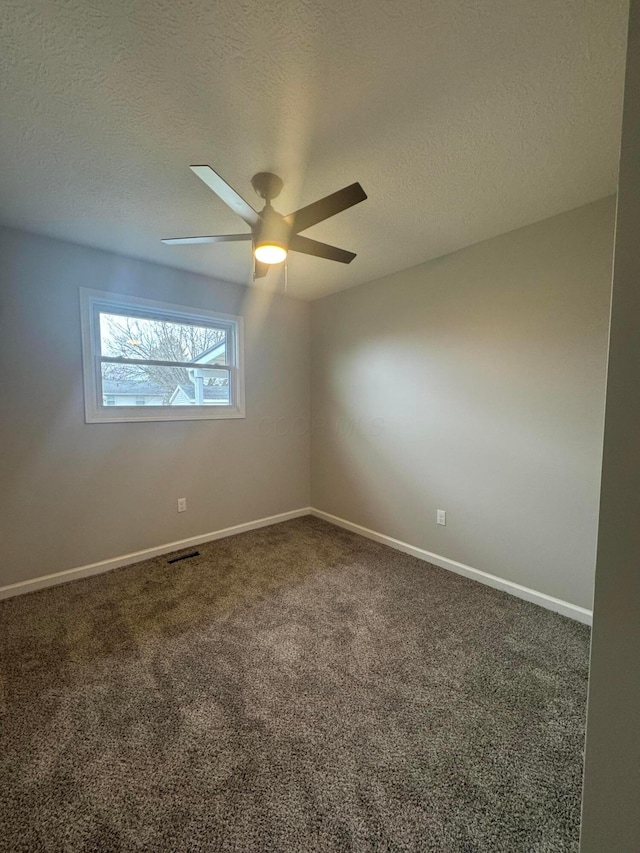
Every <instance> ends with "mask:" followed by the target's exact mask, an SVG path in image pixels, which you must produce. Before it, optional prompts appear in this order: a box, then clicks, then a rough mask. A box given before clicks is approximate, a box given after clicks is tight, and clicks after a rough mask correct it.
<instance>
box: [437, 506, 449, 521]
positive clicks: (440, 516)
mask: <svg viewBox="0 0 640 853" xmlns="http://www.w3.org/2000/svg"><path fill="white" fill-rule="evenodd" d="M436 522H437V523H438V524H442V525H446V523H447V513H446V510H444V509H439V510H437V511H436Z"/></svg>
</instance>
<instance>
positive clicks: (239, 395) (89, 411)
mask: <svg viewBox="0 0 640 853" xmlns="http://www.w3.org/2000/svg"><path fill="white" fill-rule="evenodd" d="M101 311H107V312H111V313H123V312H124V313H126V312H127V311H132V312H133V314H134V315H135V314H137V315H138V316H146V317H149V318H151V319H154V318H157V319H163V320H169V321H178V322H187V323H189V322H191V323H200V324H202V322H203V321H204V322H205V323H206V324H209V323H210V324H211V325H215V326H216V327H218V328H224V329H225V331H226V332H227V353H228V355H227V361H228V364H227V365H225V366H222V367H226V368H227V369H228V371H229V394H230V401H231V402H230V405H228V406H224V405H216V406H198V405H193V406H106V405H105V404H104V402H103V394H102V369H101V366H102V354H101V351H100V312H101ZM80 327H81V332H82V371H83V377H84V411H85V421H86V423H88V424H103V423H113V422H115V423H118V422H119V423H125V422H131V421H197V420H220V419H226V418H244V417H245V401H244V357H243V354H244V329H243V322H242V317H238V316H236V315H235V314H221V313H219V312H217V311H207V310H205V309H203V308H197V309H196V308H187V307H185V306H184V305H173V304H171V303H168V302H156V301H154V300H151V299H143V298H141V297H138V296H129V295H127V294H125V293H111V292H109V291H104V290H90V289H88V288H84V287H81V288H80ZM142 361H144V359H143V360H142ZM133 363H135V362H133Z"/></svg>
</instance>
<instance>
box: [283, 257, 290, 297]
mask: <svg viewBox="0 0 640 853" xmlns="http://www.w3.org/2000/svg"><path fill="white" fill-rule="evenodd" d="M288 287H289V264H288V263H287V260H286V258H285V262H284V292H285V294H286V292H287V288H288Z"/></svg>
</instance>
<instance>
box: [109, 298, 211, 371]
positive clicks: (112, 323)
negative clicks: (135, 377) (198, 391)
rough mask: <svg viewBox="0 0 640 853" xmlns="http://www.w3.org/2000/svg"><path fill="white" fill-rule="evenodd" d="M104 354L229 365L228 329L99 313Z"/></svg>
mask: <svg viewBox="0 0 640 853" xmlns="http://www.w3.org/2000/svg"><path fill="white" fill-rule="evenodd" d="M100 346H101V353H102V355H107V356H113V357H122V358H144V359H153V360H154V361H194V362H197V363H202V364H227V363H228V362H227V334H226V331H225V329H220V328H212V327H210V326H196V325H191V324H189V323H177V322H173V321H170V320H150V319H146V318H142V317H126V316H123V315H122V314H110V313H107V312H103V311H101V312H100Z"/></svg>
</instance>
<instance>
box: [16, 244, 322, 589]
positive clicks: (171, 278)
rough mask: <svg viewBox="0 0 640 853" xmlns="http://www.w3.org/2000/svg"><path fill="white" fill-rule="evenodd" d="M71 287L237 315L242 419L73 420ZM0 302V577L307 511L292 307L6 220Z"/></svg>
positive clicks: (76, 333)
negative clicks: (182, 501)
mask: <svg viewBox="0 0 640 853" xmlns="http://www.w3.org/2000/svg"><path fill="white" fill-rule="evenodd" d="M79 287H92V288H97V289H102V290H114V291H119V292H124V293H131V294H136V295H138V296H143V297H147V298H152V299H157V300H161V301H166V302H174V303H178V304H184V305H189V306H194V307H203V308H210V309H216V310H220V311H223V312H225V313H231V314H243V315H244V318H245V360H246V401H247V417H246V419H243V420H225V421H203V422H195V421H191V422H189V421H180V422H174V423H122V424H85V423H84V409H83V392H82V368H81V350H80V319H79V303H78V288H79ZM0 300H1V302H0V312H1V313H0V322H1V334H0V389H1V403H0V406H1V409H2V411H1V426H0V430H1V448H2V451H1V454H0V465H1V471H0V541H1V542H2V554H3V558H2V561H1V563H0V586H3V585H6V584H11V583H15V582H17V581H22V580H26V579H29V578H33V577H37V576H40V575H43V574H48V573H52V572H57V571H61V570H64V569H69V568H73V567H76V566H81V565H85V564H87V563H91V562H94V561H99V560H103V559H107V558H110V557H116V556H119V555H122V554H126V553H129V552H132V551H137V550H139V549H143V548H148V547H153V546H159V545H162V544H164V543H168V542H172V541H175V540H179V539H183V538H187V537H190V536H196V535H199V534H203V533H207V532H209V531H215V530H218V529H220V528H224V527H228V526H230V525H234V524H240V523H242V522H247V521H252V520H255V519H258V518H262V517H265V516H269V515H273V514H276V513H281V512H285V511H288V510H293V509H297V508H300V507H305V506H308V503H309V439H308V432H307V431H306V430H304V429H289V430H283V429H277V428H276V426H277V423H276V422H277V419H278V418H281V419H284V421H285V422H287V423H289V424H292V423H293V424H296V423H301V422H302V421H306V419H307V418H308V415H309V377H308V351H309V327H308V315H309V306H308V305H307V304H305V303H303V302H299V301H297V300H293V299H289V298H286V297H283V296H275V297H273V296H272V295H269V294H267V293H265V292H263V291H261V290H260V289H258V288H243V287H238V286H236V285H229V284H224V283H220V282H216V281H214V280H212V279H207V278H204V277H202V276H197V275H192V274H189V273H185V272H180V271H177V270H173V269H168V268H165V267H160V266H157V265H154V264H148V263H144V262H142V261H135V260H131V259H127V258H123V257H119V256H118V255H114V254H109V253H106V252H101V251H97V250H93V249H88V248H81V247H79V246H74V245H72V244H69V243H63V242H58V241H55V240H49V239H45V238H39V237H33V236H29V235H27V234H24V233H21V232H19V231H14V230H9V229H1V230H0ZM298 419H302V420H298ZM185 496H186V498H187V500H188V511H187V512H186V513H182V514H180V515H178V514H177V512H176V499H177V498H178V497H185Z"/></svg>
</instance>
